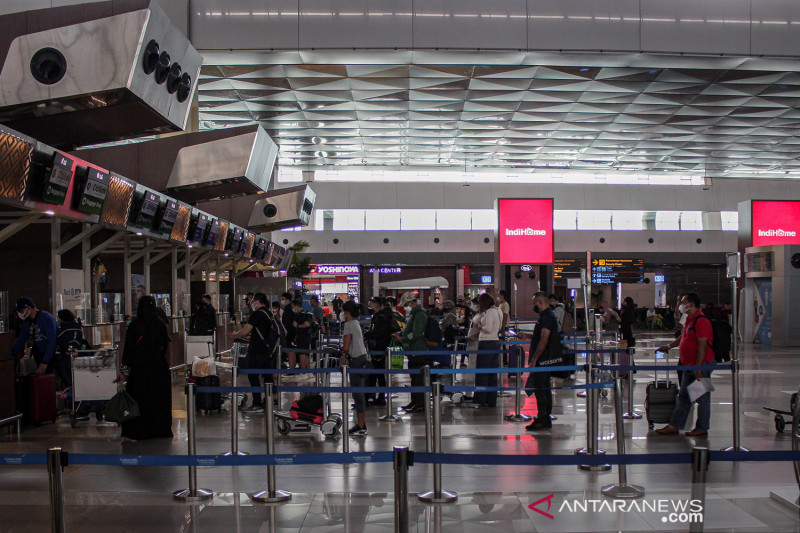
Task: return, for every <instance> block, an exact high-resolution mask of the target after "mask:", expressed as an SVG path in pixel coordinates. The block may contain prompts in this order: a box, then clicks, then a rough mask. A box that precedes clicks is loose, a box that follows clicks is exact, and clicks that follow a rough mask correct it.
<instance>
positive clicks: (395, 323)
mask: <svg viewBox="0 0 800 533" xmlns="http://www.w3.org/2000/svg"><path fill="white" fill-rule="evenodd" d="M405 325H406V317H404V316H403V315H402V314H401V313H400V311H392V333H397V332H398V331H403V328H404V327H405Z"/></svg>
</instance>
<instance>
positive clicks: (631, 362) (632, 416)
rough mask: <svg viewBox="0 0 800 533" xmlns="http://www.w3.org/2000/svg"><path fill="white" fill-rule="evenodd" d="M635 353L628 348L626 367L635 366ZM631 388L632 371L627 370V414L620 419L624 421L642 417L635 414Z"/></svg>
mask: <svg viewBox="0 0 800 533" xmlns="http://www.w3.org/2000/svg"><path fill="white" fill-rule="evenodd" d="M635 353H636V348H633V347H631V348H628V366H634V365H635V361H634V359H633V356H634V354H635ZM633 386H634V380H633V370H628V412H626V413H624V414H623V415H622V418H624V419H626V420H639V419H640V418H642V415H640V414H639V413H637V412H636V407H635V406H634V405H633Z"/></svg>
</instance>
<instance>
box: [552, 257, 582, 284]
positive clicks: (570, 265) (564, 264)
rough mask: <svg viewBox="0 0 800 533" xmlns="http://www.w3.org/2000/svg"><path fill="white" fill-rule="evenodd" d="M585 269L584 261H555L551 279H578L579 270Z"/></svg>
mask: <svg viewBox="0 0 800 533" xmlns="http://www.w3.org/2000/svg"><path fill="white" fill-rule="evenodd" d="M585 268H586V260H585V259H556V260H554V261H553V279H554V280H562V279H569V278H580V276H581V270H582V269H585Z"/></svg>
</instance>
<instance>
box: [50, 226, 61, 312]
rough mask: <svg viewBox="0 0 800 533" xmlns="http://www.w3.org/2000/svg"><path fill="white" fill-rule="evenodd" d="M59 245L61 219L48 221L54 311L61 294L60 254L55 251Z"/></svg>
mask: <svg viewBox="0 0 800 533" xmlns="http://www.w3.org/2000/svg"><path fill="white" fill-rule="evenodd" d="M60 246H61V219H59V218H53V219H52V220H51V221H50V275H51V283H50V298H51V302H50V309H52V310H53V311H54V312H55V311H57V310H58V309H59V308H60V301H59V296H61V287H62V285H61V255H60V254H58V253H57V252H56V250H58V248H59V247H60Z"/></svg>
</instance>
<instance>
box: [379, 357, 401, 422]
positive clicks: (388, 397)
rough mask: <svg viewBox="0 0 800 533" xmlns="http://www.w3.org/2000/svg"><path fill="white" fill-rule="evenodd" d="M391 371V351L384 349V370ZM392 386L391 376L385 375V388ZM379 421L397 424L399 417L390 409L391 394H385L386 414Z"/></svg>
mask: <svg viewBox="0 0 800 533" xmlns="http://www.w3.org/2000/svg"><path fill="white" fill-rule="evenodd" d="M391 369H392V351H391V350H389V349H388V348H387V349H386V370H391ZM393 384H394V381H393V379H392V374H391V373H387V374H386V386H387V387H389V388H391V387H392V386H393ZM379 420H383V421H387V422H399V421H400V417H399V416H397V415H396V414H394V409H393V407H392V393H390V392H387V393H386V414H385V415H383V416H382V417H380V418H379Z"/></svg>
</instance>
